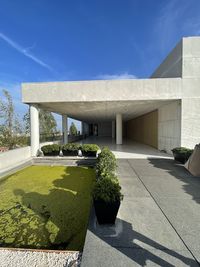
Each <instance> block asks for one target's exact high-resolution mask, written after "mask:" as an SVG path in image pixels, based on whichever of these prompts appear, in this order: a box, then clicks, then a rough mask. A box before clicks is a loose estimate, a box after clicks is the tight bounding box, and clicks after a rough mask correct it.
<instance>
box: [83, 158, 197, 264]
mask: <svg viewBox="0 0 200 267" xmlns="http://www.w3.org/2000/svg"><path fill="white" fill-rule="evenodd" d="M118 176H119V178H120V184H121V186H122V191H123V194H124V200H123V201H122V204H121V207H120V210H119V213H118V218H117V221H116V225H115V226H110V227H108V226H106V227H103V226H99V225H98V223H97V221H96V218H95V216H94V212H92V214H91V218H90V223H89V227H88V231H87V235H86V241H85V246H84V251H83V259H82V265H81V267H105V266H109V267H125V266H126V267H134V266H152V267H155V266H163V267H172V266H176V267H179V266H180V267H183V266H200V265H199V263H200V256H199V255H200V245H199V244H200V243H199V240H200V225H199V221H200V180H199V178H194V177H192V176H191V175H190V174H189V173H188V172H187V171H186V170H185V169H184V167H183V166H181V165H177V164H176V163H175V162H174V161H173V160H170V159H119V160H118ZM198 262H199V263H198Z"/></svg>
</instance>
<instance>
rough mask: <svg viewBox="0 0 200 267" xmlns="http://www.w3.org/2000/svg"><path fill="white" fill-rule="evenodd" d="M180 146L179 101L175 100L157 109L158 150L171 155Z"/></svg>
mask: <svg viewBox="0 0 200 267" xmlns="http://www.w3.org/2000/svg"><path fill="white" fill-rule="evenodd" d="M180 145H181V101H180V100H177V101H174V102H172V103H170V104H166V105H163V106H162V107H160V108H159V109H158V149H159V150H165V151H166V152H168V153H172V152H171V149H172V148H174V147H177V146H180Z"/></svg>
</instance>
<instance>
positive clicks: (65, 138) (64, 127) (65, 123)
mask: <svg viewBox="0 0 200 267" xmlns="http://www.w3.org/2000/svg"><path fill="white" fill-rule="evenodd" d="M62 132H63V144H64V145H65V144H67V143H68V121H67V115H65V114H63V115H62Z"/></svg>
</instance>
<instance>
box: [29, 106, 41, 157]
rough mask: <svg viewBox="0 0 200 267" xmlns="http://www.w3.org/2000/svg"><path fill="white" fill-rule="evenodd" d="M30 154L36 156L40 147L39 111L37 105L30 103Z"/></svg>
mask: <svg viewBox="0 0 200 267" xmlns="http://www.w3.org/2000/svg"><path fill="white" fill-rule="evenodd" d="M30 125H31V156H32V157H35V156H37V153H38V150H39V148H40V130H39V111H38V108H37V106H34V105H30Z"/></svg>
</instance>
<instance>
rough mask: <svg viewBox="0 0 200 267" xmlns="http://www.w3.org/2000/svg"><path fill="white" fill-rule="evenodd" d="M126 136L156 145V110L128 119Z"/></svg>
mask: <svg viewBox="0 0 200 267" xmlns="http://www.w3.org/2000/svg"><path fill="white" fill-rule="evenodd" d="M126 133H127V138H128V139H131V140H134V141H137V142H140V143H144V144H147V145H150V146H153V147H155V148H157V147H158V111H157V110H156V111H153V112H150V113H147V114H145V115H143V116H140V117H137V118H135V119H133V120H129V121H127V123H126Z"/></svg>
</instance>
